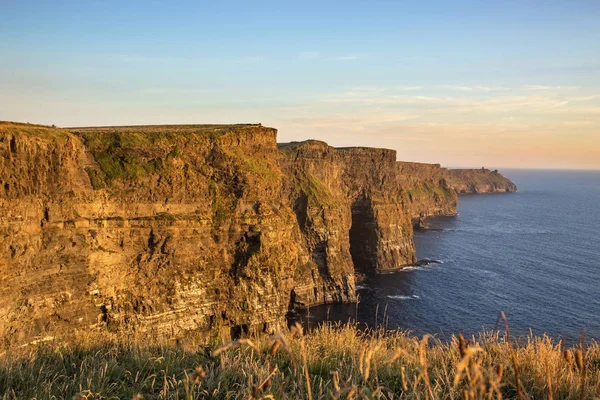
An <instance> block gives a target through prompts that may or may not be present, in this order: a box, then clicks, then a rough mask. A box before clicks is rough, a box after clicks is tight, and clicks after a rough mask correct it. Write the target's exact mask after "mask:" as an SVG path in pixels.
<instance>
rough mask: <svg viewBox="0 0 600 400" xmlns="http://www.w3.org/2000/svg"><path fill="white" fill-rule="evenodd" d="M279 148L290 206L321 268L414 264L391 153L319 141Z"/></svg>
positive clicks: (345, 268)
mask: <svg viewBox="0 0 600 400" xmlns="http://www.w3.org/2000/svg"><path fill="white" fill-rule="evenodd" d="M279 147H280V149H281V153H282V161H281V166H282V170H283V172H284V174H285V175H286V176H287V177H288V180H287V181H288V189H287V191H288V193H289V195H288V196H289V198H290V203H291V205H292V206H293V208H294V211H295V212H296V214H297V216H298V221H299V225H300V227H301V230H302V232H303V235H304V239H305V241H306V243H307V244H308V247H309V249H310V252H311V254H312V257H313V260H314V262H315V263H316V264H317V265H319V266H320V268H322V269H329V268H334V269H337V268H340V269H343V270H345V271H353V269H354V266H353V264H354V265H355V266H356V267H357V268H358V269H362V270H365V271H369V270H377V271H381V270H388V269H394V268H398V267H401V266H403V265H406V264H410V263H413V262H414V261H416V259H415V249H414V245H413V244H412V228H411V224H410V219H409V218H408V216H407V215H406V212H405V209H404V204H403V203H402V199H401V197H400V188H399V186H398V184H397V181H396V169H395V163H396V152H395V151H393V150H387V149H374V148H364V147H356V148H333V147H331V146H329V145H327V144H326V143H323V142H319V141H306V142H299V143H287V144H280V145H279Z"/></svg>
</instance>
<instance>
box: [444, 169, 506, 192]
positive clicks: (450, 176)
mask: <svg viewBox="0 0 600 400" xmlns="http://www.w3.org/2000/svg"><path fill="white" fill-rule="evenodd" d="M445 176H446V179H447V182H448V185H449V186H450V187H451V188H452V189H454V190H455V191H456V192H457V193H514V192H516V191H517V186H516V185H515V184H514V183H512V182H511V181H510V180H509V179H508V178H506V177H504V176H503V175H502V174H500V173H499V172H498V171H497V170H495V171H490V170H489V169H485V168H481V169H450V170H447V171H446V172H445Z"/></svg>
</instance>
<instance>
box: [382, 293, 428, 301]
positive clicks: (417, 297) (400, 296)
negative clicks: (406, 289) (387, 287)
mask: <svg viewBox="0 0 600 400" xmlns="http://www.w3.org/2000/svg"><path fill="white" fill-rule="evenodd" d="M387 297H388V299H394V300H419V299H420V298H421V297H420V296H417V295H416V294H413V295H410V296H404V295H399V294H398V295H389V296H387Z"/></svg>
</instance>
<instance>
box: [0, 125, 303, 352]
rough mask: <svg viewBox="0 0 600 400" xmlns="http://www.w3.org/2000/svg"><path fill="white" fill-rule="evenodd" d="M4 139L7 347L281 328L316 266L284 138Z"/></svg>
mask: <svg viewBox="0 0 600 400" xmlns="http://www.w3.org/2000/svg"><path fill="white" fill-rule="evenodd" d="M0 129H1V136H0V152H1V154H2V158H1V164H0V176H1V177H2V178H1V179H2V182H1V186H2V189H3V193H2V195H1V197H0V215H1V216H2V219H1V220H0V235H1V238H0V257H1V258H0V271H1V273H2V275H1V280H2V281H1V290H2V292H1V293H0V315H1V317H2V321H3V322H2V324H1V329H2V332H0V334H1V335H2V337H4V338H7V339H9V340H13V338H14V339H15V340H18V341H20V340H22V339H24V338H27V337H32V336H36V335H43V334H47V333H50V334H53V333H60V332H61V331H64V330H70V329H73V328H87V327H89V326H98V325H99V324H100V325H106V326H108V327H109V328H111V327H115V328H119V327H121V326H124V325H129V326H135V327H139V328H140V329H146V328H148V329H150V328H151V329H153V330H155V331H157V332H159V333H160V334H165V335H170V336H176V335H181V334H182V333H183V332H186V331H189V330H197V331H205V332H213V333H214V332H220V331H221V330H224V331H228V330H230V329H231V330H246V329H249V328H250V327H255V328H256V327H264V328H265V329H270V328H271V327H270V326H269V325H270V324H273V325H277V324H280V323H281V322H282V320H283V318H282V317H283V315H284V314H285V310H287V307H288V304H289V294H290V292H291V290H292V289H293V288H294V285H295V279H296V270H297V266H299V265H303V264H306V263H307V262H308V261H309V257H308V255H307V254H306V253H305V251H304V250H303V249H302V248H301V246H300V244H301V241H300V230H299V228H298V224H297V222H296V216H295V214H294V213H293V212H292V210H291V209H290V208H289V207H288V205H287V201H288V199H287V198H286V197H284V196H283V195H282V194H283V191H282V174H281V170H280V169H279V153H278V151H277V148H276V139H275V138H276V131H275V130H274V129H269V128H264V127H260V126H229V127H218V126H208V127H177V129H170V128H169V129H164V128H160V127H156V128H151V127H145V128H144V132H143V133H140V132H139V128H137V129H136V128H119V129H112V128H107V129H81V130H73V131H71V132H69V131H66V130H55V129H48V128H40V127H31V126H21V125H9V124H4V125H2V126H1V128H0ZM165 132H167V133H165Z"/></svg>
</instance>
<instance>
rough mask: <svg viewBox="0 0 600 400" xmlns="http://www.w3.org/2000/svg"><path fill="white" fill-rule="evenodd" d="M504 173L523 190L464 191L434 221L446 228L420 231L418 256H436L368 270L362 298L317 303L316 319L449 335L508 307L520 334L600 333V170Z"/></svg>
mask: <svg viewBox="0 0 600 400" xmlns="http://www.w3.org/2000/svg"><path fill="white" fill-rule="evenodd" d="M500 172H502V173H503V174H504V175H505V176H507V177H508V178H510V179H511V180H512V181H513V182H514V183H515V184H516V185H517V186H518V188H519V192H518V193H514V194H485V195H462V196H460V199H459V206H458V215H457V216H455V217H440V218H435V219H432V220H430V221H429V222H430V226H431V227H435V228H439V229H441V230H440V231H426V232H415V245H416V248H417V256H418V258H419V259H422V258H429V259H434V260H439V261H440V263H439V264H430V265H428V266H424V267H408V268H405V269H403V270H401V271H398V272H394V273H386V274H372V275H369V276H367V278H366V279H365V280H364V281H363V282H361V283H359V284H358V288H359V290H358V293H359V296H360V297H359V303H358V305H356V304H335V305H323V306H318V307H314V308H312V309H311V310H310V313H309V315H308V316H307V317H306V318H308V321H309V323H310V324H316V323H319V322H320V321H324V320H330V321H347V320H348V319H353V320H354V319H358V322H360V323H361V325H365V326H366V325H368V326H374V325H375V324H378V325H380V326H381V325H383V326H387V327H388V328H390V329H393V328H400V329H405V330H410V331H412V332H413V333H415V334H417V335H422V334H425V333H429V334H435V335H437V336H438V337H441V338H445V337H449V336H450V335H451V334H455V333H461V332H462V333H464V334H468V335H470V334H473V333H477V332H479V331H481V330H482V329H486V330H492V329H494V327H495V326H496V322H497V320H498V316H499V313H500V312H501V311H504V312H505V314H506V316H507V319H508V322H509V325H510V329H511V333H512V334H513V335H527V334H529V333H530V332H532V333H533V334H536V335H537V334H547V335H549V336H551V337H553V338H557V339H558V338H563V339H565V340H567V341H570V342H572V341H576V340H578V339H579V338H580V335H581V332H582V329H585V332H586V336H587V338H593V339H596V340H598V339H600V171H547V170H503V171H500ZM500 326H502V324H500Z"/></svg>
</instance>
